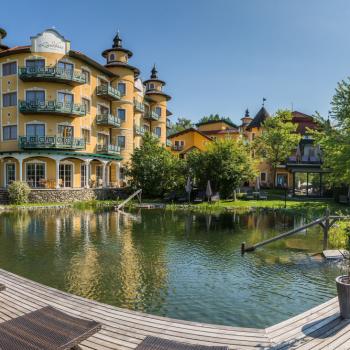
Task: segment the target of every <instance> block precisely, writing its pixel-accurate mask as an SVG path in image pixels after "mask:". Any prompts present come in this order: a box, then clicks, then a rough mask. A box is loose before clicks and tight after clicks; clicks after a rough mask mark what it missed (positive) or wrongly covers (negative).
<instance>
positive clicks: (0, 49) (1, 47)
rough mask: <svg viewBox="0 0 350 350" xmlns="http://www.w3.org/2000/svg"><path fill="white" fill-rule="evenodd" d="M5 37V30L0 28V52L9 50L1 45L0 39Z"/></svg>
mask: <svg viewBox="0 0 350 350" xmlns="http://www.w3.org/2000/svg"><path fill="white" fill-rule="evenodd" d="M6 35H7V33H6V30H5V29H3V28H0V51H2V50H7V49H8V48H9V47H8V46H6V45H4V44H3V43H2V39H4V38H5V37H6Z"/></svg>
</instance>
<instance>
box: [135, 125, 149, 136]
mask: <svg viewBox="0 0 350 350" xmlns="http://www.w3.org/2000/svg"><path fill="white" fill-rule="evenodd" d="M134 129H135V134H136V135H139V136H143V135H144V134H145V133H146V132H147V130H146V129H145V128H144V127H143V126H139V125H135V127H134Z"/></svg>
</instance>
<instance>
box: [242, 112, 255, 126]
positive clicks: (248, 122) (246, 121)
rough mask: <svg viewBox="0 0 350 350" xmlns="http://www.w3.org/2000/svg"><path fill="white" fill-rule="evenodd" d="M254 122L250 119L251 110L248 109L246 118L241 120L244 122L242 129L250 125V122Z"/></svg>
mask: <svg viewBox="0 0 350 350" xmlns="http://www.w3.org/2000/svg"><path fill="white" fill-rule="evenodd" d="M252 120H253V118H251V117H250V115H249V110H248V108H247V109H246V110H245V114H244V117H243V118H241V121H242V127H245V126H247V125H249V124H250V122H251V121H252Z"/></svg>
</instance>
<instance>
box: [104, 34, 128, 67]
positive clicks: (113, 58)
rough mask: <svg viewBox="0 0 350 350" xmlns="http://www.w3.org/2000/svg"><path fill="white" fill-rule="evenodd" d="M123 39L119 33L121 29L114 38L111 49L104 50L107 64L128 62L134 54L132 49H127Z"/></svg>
mask: <svg viewBox="0 0 350 350" xmlns="http://www.w3.org/2000/svg"><path fill="white" fill-rule="evenodd" d="M122 43H123V40H122V39H121V37H120V35H119V31H118V32H117V34H116V36H115V37H114V39H113V45H112V47H111V48H110V49H107V50H104V51H103V52H102V56H103V57H104V58H106V59H107V64H110V63H115V62H119V63H125V64H126V63H128V61H129V58H130V57H131V56H132V55H133V54H132V52H131V51H130V50H127V49H125V48H124V47H123V45H122Z"/></svg>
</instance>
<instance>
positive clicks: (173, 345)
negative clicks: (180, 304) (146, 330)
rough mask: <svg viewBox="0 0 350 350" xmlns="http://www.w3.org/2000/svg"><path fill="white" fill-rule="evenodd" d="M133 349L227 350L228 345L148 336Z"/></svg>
mask: <svg viewBox="0 0 350 350" xmlns="http://www.w3.org/2000/svg"><path fill="white" fill-rule="evenodd" d="M135 350H228V346H205V345H191V344H185V343H179V342H177V341H173V340H167V339H162V338H157V337H150V336H148V337H146V338H145V339H144V340H143V342H142V343H141V344H140V345H138V347H137V348H136V349H135Z"/></svg>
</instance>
